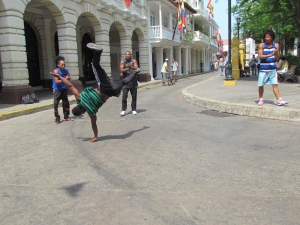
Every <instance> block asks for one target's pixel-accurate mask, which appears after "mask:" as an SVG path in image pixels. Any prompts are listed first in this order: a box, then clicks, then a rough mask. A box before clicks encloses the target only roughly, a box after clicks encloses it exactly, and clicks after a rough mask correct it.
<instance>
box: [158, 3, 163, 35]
mask: <svg viewBox="0 0 300 225" xmlns="http://www.w3.org/2000/svg"><path fill="white" fill-rule="evenodd" d="M161 14H162V11H161V2H159V26H160V27H159V29H160V39H162V27H163V25H162V17H161V16H162V15H161Z"/></svg>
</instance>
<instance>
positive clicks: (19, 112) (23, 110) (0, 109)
mask: <svg viewBox="0 0 300 225" xmlns="http://www.w3.org/2000/svg"><path fill="white" fill-rule="evenodd" d="M154 84H161V80H155V81H149V82H145V83H140V84H139V87H138V88H142V87H145V86H149V85H154ZM88 86H92V84H86V85H84V87H83V88H85V87H88ZM34 93H35V94H36V95H37V96H38V98H39V100H40V101H39V102H38V103H34V104H27V105H23V104H18V105H16V104H2V103H1V98H0V121H2V120H7V119H11V118H14V117H18V116H23V115H27V114H31V113H35V112H39V111H42V110H47V109H53V94H52V89H42V90H35V91H34ZM0 97H1V95H0ZM69 102H70V104H74V103H76V99H75V97H74V96H73V95H69ZM59 106H60V107H61V102H60V104H59Z"/></svg>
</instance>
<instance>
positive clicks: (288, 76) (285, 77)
mask: <svg viewBox="0 0 300 225" xmlns="http://www.w3.org/2000/svg"><path fill="white" fill-rule="evenodd" d="M297 67H298V66H297V65H291V67H290V68H289V70H288V71H287V72H285V73H283V74H281V77H282V82H284V83H294V82H296V76H295V71H296V69H297Z"/></svg>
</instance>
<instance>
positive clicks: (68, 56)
mask: <svg viewBox="0 0 300 225" xmlns="http://www.w3.org/2000/svg"><path fill="white" fill-rule="evenodd" d="M65 19H66V18H65ZM66 21H67V20H66ZM57 35H58V43H59V53H60V54H61V55H63V56H64V57H65V60H66V64H67V67H68V70H69V72H70V74H71V77H72V80H71V82H72V83H73V85H74V86H75V87H76V88H77V89H78V90H79V91H82V83H81V81H79V80H78V79H79V69H78V54H77V50H78V49H77V36H76V26H75V24H74V23H73V22H66V23H62V24H57Z"/></svg>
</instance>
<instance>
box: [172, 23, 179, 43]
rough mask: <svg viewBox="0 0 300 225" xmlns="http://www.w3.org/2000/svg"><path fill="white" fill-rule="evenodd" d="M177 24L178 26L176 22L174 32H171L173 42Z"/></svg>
mask: <svg viewBox="0 0 300 225" xmlns="http://www.w3.org/2000/svg"><path fill="white" fill-rule="evenodd" d="M177 24H178V20H177V23H176V25H175V28H174V31H173V36H172V41H174V36H175V31H176V28H177Z"/></svg>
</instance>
